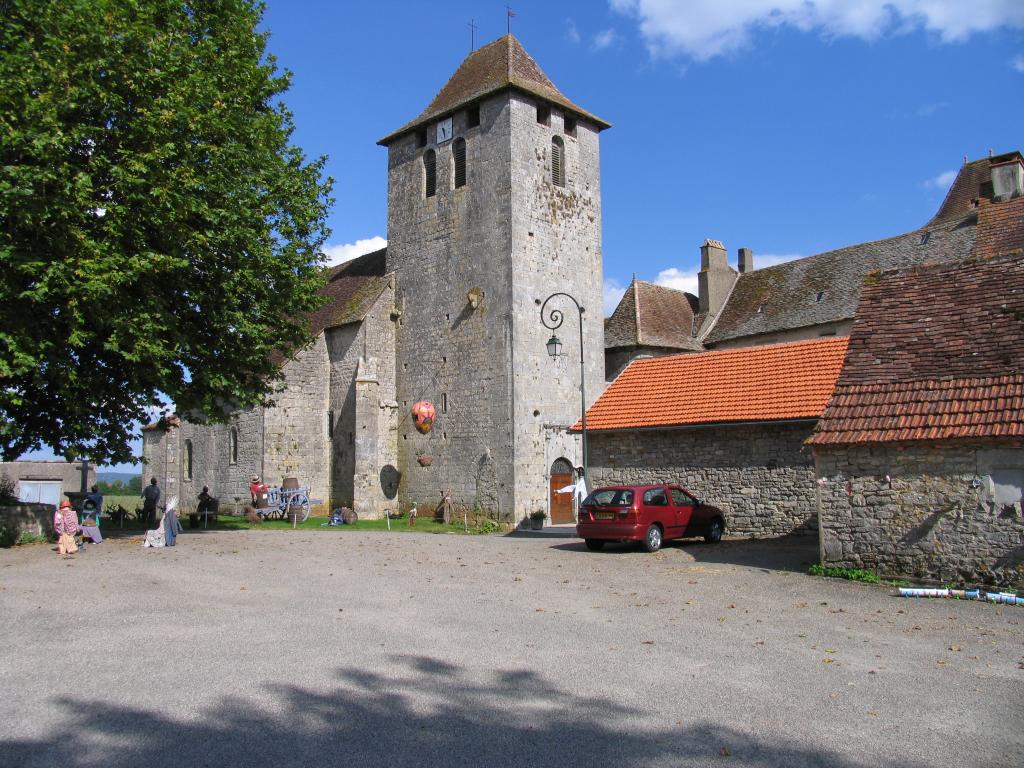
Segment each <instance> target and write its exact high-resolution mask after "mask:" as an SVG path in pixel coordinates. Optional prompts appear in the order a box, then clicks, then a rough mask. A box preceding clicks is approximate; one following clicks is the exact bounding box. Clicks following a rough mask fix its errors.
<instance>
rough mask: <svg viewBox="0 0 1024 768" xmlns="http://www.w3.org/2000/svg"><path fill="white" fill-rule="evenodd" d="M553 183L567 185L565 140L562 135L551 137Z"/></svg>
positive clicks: (559, 185)
mask: <svg viewBox="0 0 1024 768" xmlns="http://www.w3.org/2000/svg"><path fill="white" fill-rule="evenodd" d="M551 183H552V184H554V185H555V186H558V187H564V186H565V142H563V141H562V137H561V136H553V137H552V138H551Z"/></svg>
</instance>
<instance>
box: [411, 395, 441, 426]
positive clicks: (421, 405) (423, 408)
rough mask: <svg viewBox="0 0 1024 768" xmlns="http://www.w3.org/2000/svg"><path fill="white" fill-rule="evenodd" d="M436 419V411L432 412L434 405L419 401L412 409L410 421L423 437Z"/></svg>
mask: <svg viewBox="0 0 1024 768" xmlns="http://www.w3.org/2000/svg"><path fill="white" fill-rule="evenodd" d="M436 417H437V411H436V410H434V404H433V403H431V402H428V401H426V400H420V401H419V402H418V403H415V404H414V405H413V407H412V420H413V423H414V424H415V425H416V429H418V430H419V431H420V433H421V434H424V435H425V434H427V432H429V431H430V428H431V427H433V426H434V419H435V418H436Z"/></svg>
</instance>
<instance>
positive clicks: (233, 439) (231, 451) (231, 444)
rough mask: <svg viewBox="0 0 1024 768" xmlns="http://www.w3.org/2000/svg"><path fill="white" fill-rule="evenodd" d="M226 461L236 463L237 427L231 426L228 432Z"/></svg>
mask: <svg viewBox="0 0 1024 768" xmlns="http://www.w3.org/2000/svg"><path fill="white" fill-rule="evenodd" d="M228 461H229V462H230V463H231V464H237V463H238V428H237V427H232V428H231V432H229V433H228Z"/></svg>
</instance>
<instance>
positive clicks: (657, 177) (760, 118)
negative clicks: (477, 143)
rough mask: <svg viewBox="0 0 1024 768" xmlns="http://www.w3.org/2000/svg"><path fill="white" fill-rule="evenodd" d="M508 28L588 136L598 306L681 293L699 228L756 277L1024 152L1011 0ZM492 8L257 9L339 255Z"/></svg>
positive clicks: (496, 18) (709, 6)
mask: <svg viewBox="0 0 1024 768" xmlns="http://www.w3.org/2000/svg"><path fill="white" fill-rule="evenodd" d="M509 4H510V5H512V8H513V11H514V12H515V14H516V15H515V17H514V18H513V19H512V20H511V24H512V32H513V34H515V35H516V36H517V37H518V38H519V40H520V41H521V42H522V43H523V45H524V47H525V48H526V50H527V51H528V52H529V53H530V54H531V55H532V56H533V57H534V59H535V60H536V61H537V63H538V64H539V65H540V67H541V68H542V69H543V70H544V72H545V73H546V74H547V75H548V77H550V78H551V79H552V80H553V81H554V83H555V85H557V86H558V87H559V89H560V90H561V91H562V92H563V93H564V94H565V95H566V96H567V97H568V98H569V99H571V100H573V101H575V102H576V103H578V104H579V105H580V106H582V107H584V108H585V109H588V110H589V111H591V112H593V113H595V114H597V115H599V116H600V117H602V118H604V119H605V120H607V121H609V122H611V123H612V124H613V127H612V128H611V129H609V130H607V131H605V132H604V133H603V134H602V137H601V163H602V194H603V206H602V207H603V220H604V231H603V242H604V277H605V286H606V291H605V293H606V307H605V310H606V312H607V311H610V308H611V306H612V304H611V302H613V301H614V300H616V299H617V297H618V296H619V295H621V290H622V289H623V288H624V287H625V286H626V285H627V284H628V282H629V280H630V278H631V277H632V275H633V273H634V272H635V273H636V275H637V277H639V278H641V279H644V280H650V281H654V282H661V283H663V284H666V285H672V286H674V287H679V288H684V289H687V290H694V289H695V285H696V269H697V266H698V261H699V247H700V244H701V242H703V240H704V238H706V237H712V238H716V239H719V240H722V241H723V242H725V244H726V246H727V247H728V248H729V251H730V254H731V257H732V258H733V260H735V252H736V249H737V248H739V247H741V246H746V247H750V248H753V249H754V252H755V265H756V266H765V265H767V264H769V263H776V262H778V261H781V260H786V259H789V258H797V257H799V256H806V255H811V254H814V253H819V252H821V251H824V250H828V249H831V248H836V247H839V246H843V245H848V244H850V243H857V242H863V241H867V240H874V239H879V238H883V237H887V236H890V235H895V234H898V233H900V232H904V231H907V230H910V229H914V228H916V227H918V226H920V225H921V224H923V223H924V222H925V221H927V219H928V218H929V217H930V216H931V215H932V213H934V211H935V210H936V209H937V208H938V206H939V204H940V203H941V202H942V198H943V196H944V195H945V193H946V190H947V189H948V187H949V183H950V182H951V181H952V178H953V176H954V175H955V171H956V169H957V167H958V166H959V165H960V164H961V163H962V162H963V158H964V155H967V156H968V157H969V158H970V159H976V158H979V157H983V156H985V155H987V154H988V152H989V150H990V149H993V150H994V151H995V152H996V153H1001V152H1007V151H1010V150H1014V149H1024V130H1022V129H1024V98H1022V97H1024V0H948V1H944V0H888V2H881V1H880V0H877V1H876V0H856V1H854V0H735V1H733V0H686V1H685V2H683V1H681V0H680V1H678V2H672V1H671V0H610V2H600V1H598V0H594V1H593V2H551V1H550V0H548V1H544V2H541V1H540V0H527V1H524V2H513V1H512V0H509ZM471 19H472V20H473V21H474V23H475V24H476V26H477V30H476V33H475V34H476V43H477V46H478V47H479V46H480V45H482V44H485V43H487V42H490V41H491V40H493V39H495V38H497V37H499V36H500V35H502V34H504V33H505V29H506V14H505V4H504V3H492V2H469V1H468V0H447V1H446V2H445V3H423V2H379V3H353V2H344V3H340V2H333V1H329V0H288V1H287V2H285V0H268V8H267V12H266V15H265V18H264V28H265V29H266V30H268V31H269V32H270V39H269V44H268V47H269V50H270V52H271V53H273V54H274V55H275V56H276V57H277V59H278V62H279V64H280V65H281V66H282V67H285V68H287V69H289V70H291V71H292V73H293V84H292V89H291V91H289V93H288V94H287V95H286V99H285V100H286V102H287V104H288V106H289V107H290V109H291V110H292V111H293V113H294V116H295V123H296V126H297V127H296V132H295V135H294V137H293V140H294V142H295V143H297V144H298V145H300V146H301V147H303V148H304V150H305V151H306V153H307V154H308V155H309V156H317V155H322V154H323V155H327V156H328V158H329V161H328V166H327V170H328V173H329V174H330V175H331V176H333V177H334V179H335V188H334V196H335V198H336V199H337V202H336V204H335V206H334V209H333V211H332V213H331V217H330V226H331V228H332V236H331V238H330V241H329V247H328V251H329V253H330V254H331V255H332V256H333V258H335V259H336V260H338V259H342V258H346V257H352V256H355V255H358V254H359V253H361V252H365V251H367V250H372V249H374V248H375V247H379V246H380V245H382V244H383V240H384V238H386V237H387V231H386V221H387V211H386V201H387V194H386V193H387V155H386V150H385V149H384V148H383V147H378V146H377V145H376V141H377V140H378V139H379V138H381V137H382V136H384V135H386V134H388V133H389V132H390V131H392V130H394V129H395V128H397V127H399V126H401V125H403V124H404V123H406V122H407V121H408V120H410V119H411V118H413V117H415V116H416V115H417V114H419V112H420V111H421V110H422V109H423V108H424V107H425V106H426V105H427V103H428V102H429V101H430V100H431V98H432V97H433V96H434V94H435V93H436V92H437V91H438V90H439V89H440V88H441V87H442V86H443V85H444V83H445V82H446V81H447V79H448V77H450V76H451V74H452V73H453V72H454V71H455V70H456V68H457V67H458V66H459V64H460V63H461V62H462V60H463V59H464V58H465V56H466V55H467V54H468V53H469V50H470V29H469V26H468V25H469V22H470V20H471Z"/></svg>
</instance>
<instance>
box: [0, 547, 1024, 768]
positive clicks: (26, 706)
mask: <svg viewBox="0 0 1024 768" xmlns="http://www.w3.org/2000/svg"><path fill="white" fill-rule="evenodd" d="M178 542H179V545H178V546H177V547H176V548H173V549H166V550H143V549H142V547H141V545H140V539H138V538H137V537H136V538H130V539H120V540H118V539H110V540H108V541H107V542H106V543H104V544H103V545H100V546H92V547H89V548H88V550H87V551H86V552H85V553H83V554H81V555H79V556H76V557H75V558H74V559H73V560H62V559H61V558H60V557H59V556H58V555H57V554H56V553H55V552H54V551H52V550H51V549H49V548H47V547H45V546H27V547H18V548H15V549H9V550H0V616H2V623H0V643H2V647H3V649H4V655H3V664H2V665H0V693H2V696H0V763H2V764H3V765H4V766H10V767H11V768H14V767H15V766H18V767H21V766H46V767H47V768H49V766H53V765H66V766H222V765H233V766H274V767H275V768H284V767H285V766H311V765H313V766H315V765H339V766H341V765H345V766H373V765H382V766H432V765H438V766H448V765H459V766H504V765H508V766H564V765H590V766H620V765H621V766H624V765H652V766H680V765H733V766H803V765H820V766H877V765H900V766H924V765H935V766H939V765H941V766H1019V765H1021V762H1022V759H1024V758H1022V755H1024V608H1020V607H1001V606H995V605H986V604H981V603H972V602H955V601H943V600H935V601H927V600H910V599H900V598H897V597H893V596H892V593H893V590H892V589H891V588H885V587H874V586H864V585H859V584H852V583H849V582H841V581H835V580H830V579H821V578H815V577H811V576H807V575H804V574H803V573H802V572H801V571H802V570H803V569H806V564H807V563H808V562H810V561H811V560H813V559H814V558H815V555H816V542H813V541H808V542H803V543H800V542H796V543H794V542H793V541H777V542H725V543H722V544H719V545H707V544H703V543H696V542H693V543H686V544H685V545H674V546H670V547H668V548H666V549H665V550H663V551H662V552H659V553H658V554H656V555H647V554H643V553H640V552H638V551H635V550H626V549H610V550H607V551H605V552H601V553H591V552H587V551H586V550H585V549H584V548H583V546H582V542H580V541H578V540H576V539H569V538H562V539H559V538H548V537H544V538H537V537H521V536H474V537H466V536H443V535H428V534H412V533H409V534H402V535H385V534H377V533H358V532H355V533H349V532H345V533H338V532H334V531H330V532H327V531H323V532H320V531H315V532H303V531H297V532H271V531H258V530H256V531H240V532H189V531H186V533H185V534H183V535H182V536H181V537H180V538H179V540H178ZM72 593H77V595H78V597H77V599H76V598H70V597H68V596H69V595H71V594H72ZM75 659H77V661H74V660H75Z"/></svg>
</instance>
